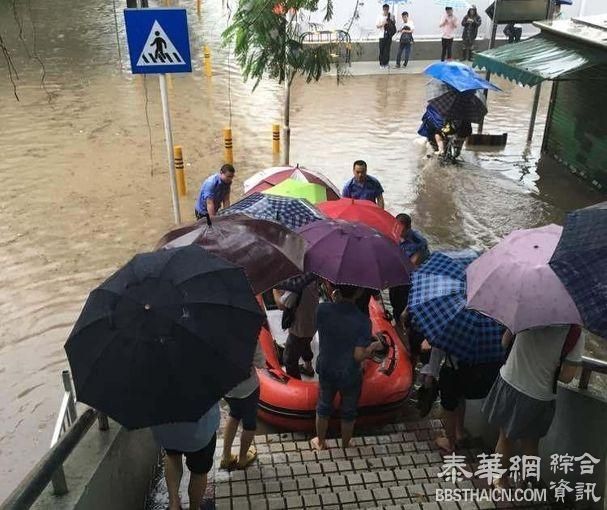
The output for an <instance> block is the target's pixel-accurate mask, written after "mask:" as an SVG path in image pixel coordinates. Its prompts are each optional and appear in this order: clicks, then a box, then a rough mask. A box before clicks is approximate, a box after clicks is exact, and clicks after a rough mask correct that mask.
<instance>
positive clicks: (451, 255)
mask: <svg viewBox="0 0 607 510" xmlns="http://www.w3.org/2000/svg"><path fill="white" fill-rule="evenodd" d="M477 257H478V253H477V252H475V251H473V250H464V251H458V252H434V253H433V254H432V255H431V256H430V258H429V259H428V260H427V261H426V262H425V263H424V264H423V265H422V266H421V267H420V269H419V270H417V271H415V272H414V273H413V274H412V276H411V284H412V286H411V292H410V294H409V312H410V313H411V315H412V318H413V321H414V323H415V325H416V326H417V327H418V328H419V330H420V331H421V332H422V333H423V334H424V335H425V336H426V337H427V339H428V341H429V342H430V344H432V345H433V346H435V347H438V348H440V349H443V350H444V351H446V352H448V353H449V354H452V355H453V356H456V357H457V358H458V359H459V360H461V361H465V362H467V363H471V364H477V363H488V362H493V361H500V360H502V359H503V357H504V352H503V349H502V343H501V339H502V335H503V332H504V327H503V326H502V325H500V324H499V323H497V322H496V321H494V320H493V319H491V318H489V317H487V316H485V315H483V314H481V313H479V312H477V311H475V310H470V309H468V308H466V267H467V266H468V265H469V264H470V263H471V262H472V261H473V260H474V259H476V258H477Z"/></svg>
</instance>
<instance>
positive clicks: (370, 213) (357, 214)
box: [316, 198, 403, 243]
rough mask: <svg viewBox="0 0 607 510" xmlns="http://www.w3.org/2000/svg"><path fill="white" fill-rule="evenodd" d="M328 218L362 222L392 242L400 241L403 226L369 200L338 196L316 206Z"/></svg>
mask: <svg viewBox="0 0 607 510" xmlns="http://www.w3.org/2000/svg"><path fill="white" fill-rule="evenodd" d="M316 207H317V208H318V209H320V210H321V211H322V212H323V213H325V214H326V215H327V216H328V217H329V218H333V219H338V220H347V221H354V222H358V223H364V224H365V225H368V226H370V227H373V228H374V229H375V230H378V231H379V232H381V233H382V234H384V235H385V236H387V237H389V238H390V239H392V240H393V241H394V242H397V243H398V242H399V241H400V235H401V233H402V231H403V226H402V225H401V224H400V223H399V222H398V221H396V218H395V217H394V216H392V215H391V214H390V213H389V212H388V211H385V210H383V209H382V208H381V207H379V206H378V205H377V204H375V202H371V201H370V200H355V199H354V198H340V199H339V200H334V201H331V202H323V203H321V204H317V206H316Z"/></svg>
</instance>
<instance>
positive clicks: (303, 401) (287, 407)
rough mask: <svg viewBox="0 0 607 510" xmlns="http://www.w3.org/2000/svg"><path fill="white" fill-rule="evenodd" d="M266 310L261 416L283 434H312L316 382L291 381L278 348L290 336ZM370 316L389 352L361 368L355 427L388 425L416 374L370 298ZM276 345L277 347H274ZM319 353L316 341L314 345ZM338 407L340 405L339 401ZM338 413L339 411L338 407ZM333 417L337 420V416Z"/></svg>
mask: <svg viewBox="0 0 607 510" xmlns="http://www.w3.org/2000/svg"><path fill="white" fill-rule="evenodd" d="M262 305H266V306H265V308H266V314H267V317H268V322H267V324H266V325H265V326H264V327H263V328H262V330H261V333H260V337H259V341H260V344H261V347H262V349H263V351H264V354H265V356H266V368H264V369H258V375H259V379H260V387H261V394H260V399H259V413H258V415H259V417H260V418H261V419H262V420H263V421H265V422H267V423H269V424H271V425H273V426H275V427H277V428H279V429H283V430H289V431H300V432H310V431H313V430H314V419H315V416H316V401H317V397H318V381H317V380H315V379H312V378H307V379H306V378H305V377H304V379H303V380H298V379H294V378H292V377H290V376H289V375H287V373H286V372H285V371H284V368H283V367H282V366H281V360H280V359H279V358H278V355H277V349H276V344H278V345H284V342H285V341H286V337H287V331H284V330H283V329H282V327H281V317H282V312H280V311H279V310H277V309H276V308H275V307H273V306H271V305H270V304H268V303H267V302H266V301H265V300H264V302H262ZM369 313H370V317H371V322H372V325H373V334H374V335H379V337H380V339H382V341H383V342H384V344H385V346H386V347H387V349H385V351H386V352H385V354H383V355H382V356H377V357H375V358H372V359H367V360H366V361H365V362H364V365H363V384H362V391H361V396H360V399H359V402H358V418H357V424H362V425H374V424H381V423H386V422H388V421H390V420H391V419H392V418H393V417H394V415H395V414H396V413H397V412H398V410H399V408H400V407H401V406H402V404H403V403H404V402H405V400H406V399H407V397H408V395H409V390H410V388H411V383H412V380H413V373H412V367H411V361H410V358H409V354H408V353H407V351H406V349H405V348H404V346H403V344H402V342H401V340H400V338H399V337H398V334H397V332H396V331H395V329H394V327H393V326H392V324H391V323H390V322H389V321H388V320H387V319H386V318H385V315H384V308H383V305H382V304H381V302H380V301H377V300H376V299H374V298H372V299H371V302H370V304H369ZM275 343H276V344H275ZM312 351H313V352H314V355H315V359H314V362H313V363H314V364H315V362H316V355H317V354H318V336H316V337H315V338H314V340H313V341H312ZM334 404H335V406H337V405H338V404H339V396H338V397H337V400H336V402H334ZM336 408H337V407H336ZM335 418H339V416H338V415H337V414H336V415H335Z"/></svg>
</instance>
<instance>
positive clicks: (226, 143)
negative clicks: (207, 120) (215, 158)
mask: <svg viewBox="0 0 607 510" xmlns="http://www.w3.org/2000/svg"><path fill="white" fill-rule="evenodd" d="M223 159H224V160H225V162H226V163H229V164H230V165H231V164H232V163H234V152H233V150H232V129H231V128H224V130H223Z"/></svg>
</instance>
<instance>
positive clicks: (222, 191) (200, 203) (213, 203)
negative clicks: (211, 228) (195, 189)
mask: <svg viewBox="0 0 607 510" xmlns="http://www.w3.org/2000/svg"><path fill="white" fill-rule="evenodd" d="M235 173H236V170H235V169H234V167H233V166H232V165H229V164H227V163H226V164H225V165H223V166H222V167H221V169H220V170H219V173H217V174H213V175H211V176H210V177H207V178H206V179H205V181H204V182H203V183H202V186H201V187H200V192H199V193H198V198H197V199H196V205H195V206H194V213H195V214H196V219H197V220H199V219H201V218H204V217H207V216H208V217H209V218H212V217H213V216H215V215H216V214H217V211H219V209H220V208H221V207H224V208H226V207H230V189H231V187H232V181H233V180H234V174H235Z"/></svg>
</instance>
